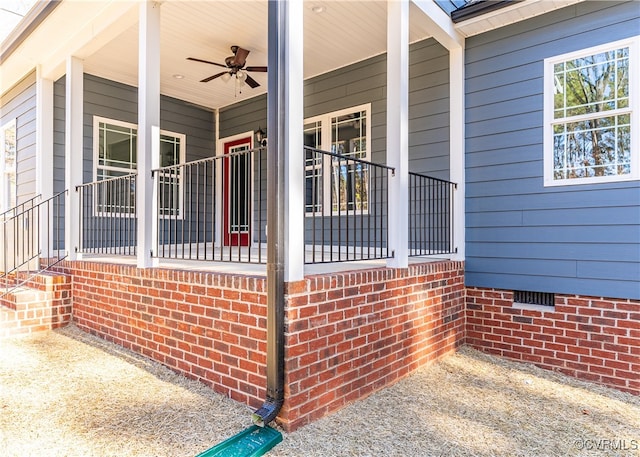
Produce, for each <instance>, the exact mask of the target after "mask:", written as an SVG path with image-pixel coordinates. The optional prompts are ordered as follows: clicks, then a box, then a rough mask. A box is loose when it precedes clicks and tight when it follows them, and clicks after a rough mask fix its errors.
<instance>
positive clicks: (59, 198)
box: [0, 192, 67, 296]
mask: <svg viewBox="0 0 640 457" xmlns="http://www.w3.org/2000/svg"><path fill="white" fill-rule="evenodd" d="M65 195H66V192H61V193H59V194H56V195H54V196H53V197H50V198H47V199H45V200H42V197H41V196H40V195H38V196H36V197H33V198H31V199H29V200H27V201H26V202H23V203H21V204H20V205H18V206H16V207H14V208H11V209H10V210H8V211H5V212H4V213H2V214H0V231H1V234H0V244H1V245H2V246H1V247H2V254H1V258H0V261H1V262H2V265H0V286H1V287H2V292H1V293H0V296H2V295H6V294H7V293H8V292H9V291H11V290H13V289H15V288H16V287H19V286H21V285H23V284H25V283H26V282H27V281H29V280H30V279H31V278H33V277H34V275H36V274H37V273H40V272H42V271H45V270H47V269H49V268H51V267H53V266H54V265H56V264H58V263H59V262H61V261H62V260H64V259H65V258H66V257H67V255H66V251H64V250H62V249H61V246H62V242H63V238H64V234H63V227H62V223H61V222H62V220H63V208H64V206H63V205H64V197H65Z"/></svg>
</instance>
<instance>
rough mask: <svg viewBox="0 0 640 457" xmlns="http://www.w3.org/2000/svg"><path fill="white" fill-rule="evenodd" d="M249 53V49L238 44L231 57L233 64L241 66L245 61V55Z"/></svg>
mask: <svg viewBox="0 0 640 457" xmlns="http://www.w3.org/2000/svg"><path fill="white" fill-rule="evenodd" d="M248 55H249V51H247V50H246V49H243V48H241V47H240V46H238V49H237V50H236V55H235V57H234V59H233V66H237V67H241V68H242V67H243V66H244V64H245V63H247V56H248Z"/></svg>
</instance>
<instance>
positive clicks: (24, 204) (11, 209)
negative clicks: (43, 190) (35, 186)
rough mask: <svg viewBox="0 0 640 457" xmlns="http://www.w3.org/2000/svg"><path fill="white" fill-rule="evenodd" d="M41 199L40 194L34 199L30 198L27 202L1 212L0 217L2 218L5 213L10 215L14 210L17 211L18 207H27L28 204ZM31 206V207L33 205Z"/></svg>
mask: <svg viewBox="0 0 640 457" xmlns="http://www.w3.org/2000/svg"><path fill="white" fill-rule="evenodd" d="M41 197H42V194H38V195H36V196H35V197H31V198H30V199H29V200H25V201H23V202H22V203H20V204H18V205H16V206H14V207H12V208H9V209H8V210H6V211H3V212H2V213H0V217H2V216H4V215H5V214H7V213H10V212H11V211H15V210H16V209H18V208H20V207H24V206H26V205H28V204H29V203H33V202H34V201H35V200H36V199H38V198H41ZM31 206H32V207H33V204H32V205H31Z"/></svg>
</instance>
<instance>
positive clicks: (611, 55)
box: [544, 37, 640, 186]
mask: <svg viewBox="0 0 640 457" xmlns="http://www.w3.org/2000/svg"><path fill="white" fill-rule="evenodd" d="M638 43H639V37H634V38H631V39H627V40H621V41H616V42H613V43H608V44H606V45H602V46H596V47H592V48H588V49H584V50H581V51H577V52H572V53H568V54H563V55H560V56H556V57H552V58H548V59H545V61H544V65H545V68H544V184H545V186H557V185H571V184H592V183H601V182H615V181H625V180H633V179H639V178H640V153H639V151H638V129H639V126H638V118H639V114H640V113H639V103H640V100H639V96H640V94H639V89H640V88H639V85H640V79H639V75H638V60H639V55H638Z"/></svg>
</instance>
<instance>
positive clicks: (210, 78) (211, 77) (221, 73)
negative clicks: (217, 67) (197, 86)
mask: <svg viewBox="0 0 640 457" xmlns="http://www.w3.org/2000/svg"><path fill="white" fill-rule="evenodd" d="M227 73H229V72H228V71H223V72H220V73H218V74H216V75H213V76H209V77H208V78H204V79H203V80H202V81H200V82H201V83H208V82H209V81H211V80H212V79H216V78H219V77H220V76H222V75H224V74H227Z"/></svg>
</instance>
